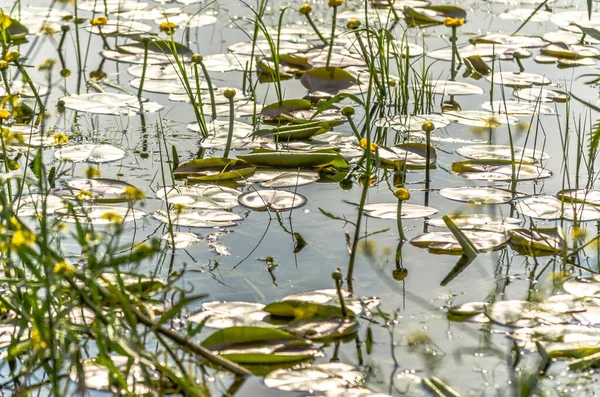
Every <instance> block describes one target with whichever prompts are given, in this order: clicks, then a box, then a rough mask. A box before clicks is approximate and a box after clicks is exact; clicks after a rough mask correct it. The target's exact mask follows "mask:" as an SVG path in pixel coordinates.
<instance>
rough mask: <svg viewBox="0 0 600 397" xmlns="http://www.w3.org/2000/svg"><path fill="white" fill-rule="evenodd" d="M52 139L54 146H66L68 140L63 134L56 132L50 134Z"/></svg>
mask: <svg viewBox="0 0 600 397" xmlns="http://www.w3.org/2000/svg"><path fill="white" fill-rule="evenodd" d="M52 139H53V140H54V144H56V145H66V144H67V143H69V138H67V135H66V134H65V133H64V132H56V133H54V134H52Z"/></svg>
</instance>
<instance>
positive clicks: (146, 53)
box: [137, 39, 149, 98]
mask: <svg viewBox="0 0 600 397" xmlns="http://www.w3.org/2000/svg"><path fill="white" fill-rule="evenodd" d="M148 42H149V40H148V39H146V40H144V64H143V66H142V77H141V78H140V86H139V88H138V93H137V96H138V98H141V97H142V91H143V89H144V80H145V79H146V68H147V66H148Z"/></svg>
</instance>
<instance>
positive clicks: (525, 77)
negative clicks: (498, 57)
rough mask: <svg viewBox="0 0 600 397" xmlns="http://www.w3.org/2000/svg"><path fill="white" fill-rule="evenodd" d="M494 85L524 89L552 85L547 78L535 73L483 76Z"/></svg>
mask: <svg viewBox="0 0 600 397" xmlns="http://www.w3.org/2000/svg"><path fill="white" fill-rule="evenodd" d="M485 78H486V79H487V80H489V81H492V82H494V84H500V85H505V86H507V87H514V88H525V87H531V86H532V85H546V84H550V83H552V82H551V81H550V79H549V78H547V77H545V76H541V75H539V74H535V73H526V72H521V73H513V72H496V73H493V74H491V75H489V76H485Z"/></svg>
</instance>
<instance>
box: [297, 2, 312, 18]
mask: <svg viewBox="0 0 600 397" xmlns="http://www.w3.org/2000/svg"><path fill="white" fill-rule="evenodd" d="M298 11H300V14H302V15H308V14H310V12H311V11H312V7H311V6H310V4H306V3H305V4H302V5H301V6H300V8H299V9H298Z"/></svg>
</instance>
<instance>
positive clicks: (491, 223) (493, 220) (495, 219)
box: [427, 214, 522, 232]
mask: <svg viewBox="0 0 600 397" xmlns="http://www.w3.org/2000/svg"><path fill="white" fill-rule="evenodd" d="M448 217H449V218H450V219H452V222H454V224H455V225H456V226H458V227H459V228H460V229H465V230H466V229H479V230H489V231H492V232H505V231H506V230H512V229H516V228H518V227H519V225H520V224H521V223H522V221H521V220H520V219H516V218H509V217H503V216H494V215H488V214H451V215H448ZM427 223H428V224H429V225H431V226H436V227H447V226H446V222H444V220H443V219H442V218H434V219H428V220H427Z"/></svg>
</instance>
